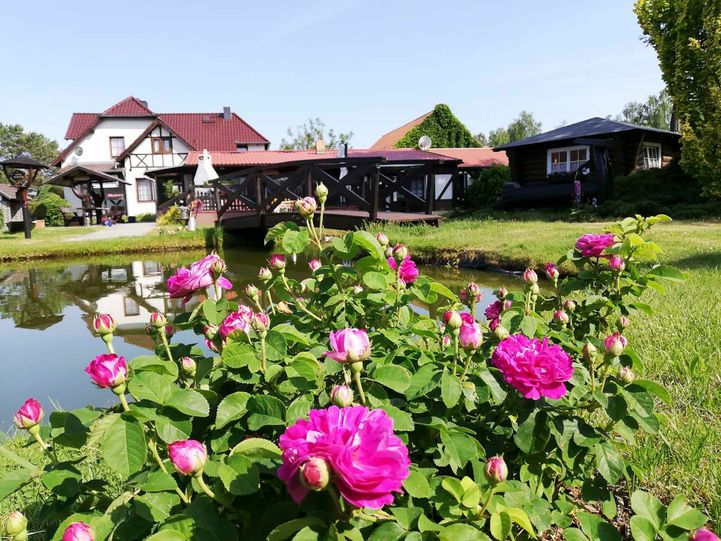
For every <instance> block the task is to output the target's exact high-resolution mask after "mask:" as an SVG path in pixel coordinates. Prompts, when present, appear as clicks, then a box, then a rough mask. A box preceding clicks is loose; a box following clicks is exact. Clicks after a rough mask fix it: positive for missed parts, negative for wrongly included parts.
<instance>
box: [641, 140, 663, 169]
mask: <svg viewBox="0 0 721 541" xmlns="http://www.w3.org/2000/svg"><path fill="white" fill-rule="evenodd" d="M641 149H642V151H643V168H644V169H656V168H659V167H661V145H660V144H659V143H643V145H641Z"/></svg>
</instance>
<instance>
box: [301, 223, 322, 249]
mask: <svg viewBox="0 0 721 541" xmlns="http://www.w3.org/2000/svg"><path fill="white" fill-rule="evenodd" d="M305 225H306V227H307V228H308V230H309V231H310V234H311V236H312V237H313V240H314V241H315V243H316V244H317V245H318V250H321V251H322V250H323V245H322V244H321V243H320V237H319V236H318V232H317V231H316V230H315V224H313V217H312V216H311V217H310V218H308V219H307V220H306V221H305Z"/></svg>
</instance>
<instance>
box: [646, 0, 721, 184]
mask: <svg viewBox="0 0 721 541" xmlns="http://www.w3.org/2000/svg"><path fill="white" fill-rule="evenodd" d="M634 11H635V12H636V15H637V17H638V22H639V24H640V25H641V29H642V30H643V33H644V36H645V39H646V41H647V42H648V43H650V44H651V45H652V46H653V47H654V49H656V53H657V55H658V59H659V65H660V66H661V73H662V75H663V79H664V82H665V83H666V87H667V88H668V92H669V94H670V96H671V99H672V101H673V104H674V106H675V112H676V115H677V116H678V120H679V123H680V126H681V135H682V139H681V140H682V147H681V166H682V167H683V168H684V170H685V171H686V172H687V173H689V174H691V175H693V176H695V177H696V178H698V180H699V182H700V183H701V184H702V186H703V191H704V193H705V194H706V195H710V196H715V197H721V145H719V144H718V141H719V140H720V139H721V70H720V69H719V66H721V0H703V1H702V0H636V4H635V6H634Z"/></svg>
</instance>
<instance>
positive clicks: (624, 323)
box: [618, 316, 631, 329]
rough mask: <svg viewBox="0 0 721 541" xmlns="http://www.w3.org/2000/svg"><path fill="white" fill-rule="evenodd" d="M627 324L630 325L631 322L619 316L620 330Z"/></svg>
mask: <svg viewBox="0 0 721 541" xmlns="http://www.w3.org/2000/svg"><path fill="white" fill-rule="evenodd" d="M629 323H631V320H630V319H628V318H627V317H626V316H621V317H620V318H618V324H619V326H620V327H621V328H622V329H625V328H626V327H628V325H629Z"/></svg>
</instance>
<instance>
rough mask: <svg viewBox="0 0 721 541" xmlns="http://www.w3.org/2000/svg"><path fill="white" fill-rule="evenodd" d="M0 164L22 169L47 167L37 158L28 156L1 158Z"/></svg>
mask: <svg viewBox="0 0 721 541" xmlns="http://www.w3.org/2000/svg"><path fill="white" fill-rule="evenodd" d="M0 165H9V166H10V167H17V168H19V169H22V168H23V167H37V168H40V169H47V168H48V166H47V165H45V164H44V163H42V162H39V161H37V160H33V159H32V158H31V157H30V156H22V155H20V156H15V157H14V158H8V159H7V160H1V161H0Z"/></svg>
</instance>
